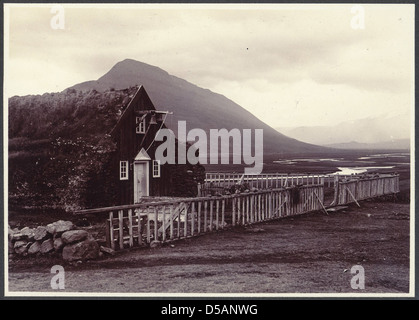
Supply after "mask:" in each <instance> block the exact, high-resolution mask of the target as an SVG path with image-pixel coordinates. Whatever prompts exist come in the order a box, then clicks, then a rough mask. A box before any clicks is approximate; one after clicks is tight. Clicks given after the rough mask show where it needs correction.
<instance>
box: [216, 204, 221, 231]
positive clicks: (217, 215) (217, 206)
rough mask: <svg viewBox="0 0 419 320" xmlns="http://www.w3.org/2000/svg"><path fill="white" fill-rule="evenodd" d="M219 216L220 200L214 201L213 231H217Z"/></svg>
mask: <svg viewBox="0 0 419 320" xmlns="http://www.w3.org/2000/svg"><path fill="white" fill-rule="evenodd" d="M219 214H220V200H216V210H215V230H218V228H219V225H220V222H219Z"/></svg>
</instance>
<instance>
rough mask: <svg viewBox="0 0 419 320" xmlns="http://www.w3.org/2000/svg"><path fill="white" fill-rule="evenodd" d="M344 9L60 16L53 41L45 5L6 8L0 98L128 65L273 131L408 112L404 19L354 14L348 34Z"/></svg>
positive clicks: (96, 8)
mask: <svg viewBox="0 0 419 320" xmlns="http://www.w3.org/2000/svg"><path fill="white" fill-rule="evenodd" d="M351 7H352V5H350V4H349V5H333V6H329V5H291V6H289V5H288V6H285V5H283V6H281V5H279V6H278V5H277V6H271V5H261V6H251V5H224V6H217V7H216V6H207V5H201V6H188V5H166V6H165V5H148V6H147V5H145V6H141V5H131V6H123V5H117V6H116V5H84V6H83V5H67V6H64V8H65V29H64V30H53V29H52V28H51V27H50V25H49V22H50V19H51V17H52V14H51V12H50V11H49V9H50V5H44V6H41V7H39V6H30V5H18V6H9V7H6V9H7V8H9V9H10V10H9V12H10V15H9V16H10V19H9V22H10V37H9V43H8V49H9V51H8V52H9V60H8V61H9V66H8V70H9V71H10V73H11V75H10V77H8V78H7V79H8V80H7V81H8V82H9V83H8V88H9V89H10V90H9V91H10V93H11V94H29V93H43V92H46V91H57V90H62V89H64V88H66V87H68V86H71V85H73V84H75V83H78V82H81V81H87V80H94V79H97V78H99V77H100V76H102V75H103V74H104V73H106V72H107V71H108V70H109V69H110V68H111V67H112V66H113V65H114V64H115V63H117V62H118V61H121V60H123V59H125V58H133V59H136V60H139V61H142V62H145V63H148V64H151V65H155V66H158V67H160V68H162V69H164V70H166V71H167V72H169V73H170V74H172V75H175V76H177V77H180V78H183V79H186V80H188V81H190V82H192V83H194V84H196V85H199V86H202V87H204V88H208V89H211V90H212V91H214V92H218V93H221V94H224V95H225V96H227V97H228V98H230V99H232V100H233V101H235V102H237V103H239V104H240V105H242V106H243V107H245V108H246V109H248V110H249V111H251V112H252V113H254V114H256V115H257V116H259V117H260V118H261V119H262V120H264V121H266V122H267V123H269V124H271V125H273V126H274V125H276V124H281V125H284V124H291V123H295V124H297V125H299V124H301V125H304V124H307V123H309V122H310V121H326V119H327V117H329V118H330V121H338V119H339V118H341V119H343V118H344V117H351V116H353V115H354V113H353V112H351V111H348V110H357V111H356V112H357V113H358V110H359V112H361V111H362V108H361V107H360V106H364V109H365V106H368V107H367V108H368V110H366V111H364V112H367V113H374V112H376V110H378V109H379V108H381V109H385V110H392V108H393V109H395V108H396V105H390V101H392V102H395V101H403V105H404V108H409V107H410V106H411V102H410V101H412V100H411V99H410V98H411V96H412V92H413V86H412V79H413V70H414V68H413V61H414V56H413V55H414V28H413V27H414V16H413V13H414V7H413V6H409V5H364V8H365V29H363V30H354V29H353V28H351V19H352V18H353V14H352V13H351V10H350V9H351ZM296 101H299V103H296ZM296 106H297V107H296ZM310 110H316V112H315V113H312V114H311V112H310Z"/></svg>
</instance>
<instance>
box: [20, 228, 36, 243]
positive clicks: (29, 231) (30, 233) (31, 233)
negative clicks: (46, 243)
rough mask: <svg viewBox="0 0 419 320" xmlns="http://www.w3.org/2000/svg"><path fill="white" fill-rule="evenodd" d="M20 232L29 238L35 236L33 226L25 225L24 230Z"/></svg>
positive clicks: (31, 238)
mask: <svg viewBox="0 0 419 320" xmlns="http://www.w3.org/2000/svg"><path fill="white" fill-rule="evenodd" d="M20 233H21V234H22V236H23V237H24V238H26V239H28V240H33V239H34V236H35V231H34V230H33V229H32V228H29V227H25V228H23V229H22V230H20Z"/></svg>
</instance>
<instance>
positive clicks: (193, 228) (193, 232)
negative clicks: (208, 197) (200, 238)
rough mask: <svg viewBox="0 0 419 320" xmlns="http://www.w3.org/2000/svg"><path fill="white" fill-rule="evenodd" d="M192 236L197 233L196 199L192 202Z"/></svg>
mask: <svg viewBox="0 0 419 320" xmlns="http://www.w3.org/2000/svg"><path fill="white" fill-rule="evenodd" d="M191 211H192V213H191V236H194V234H195V214H196V212H195V201H193V202H192V209H191Z"/></svg>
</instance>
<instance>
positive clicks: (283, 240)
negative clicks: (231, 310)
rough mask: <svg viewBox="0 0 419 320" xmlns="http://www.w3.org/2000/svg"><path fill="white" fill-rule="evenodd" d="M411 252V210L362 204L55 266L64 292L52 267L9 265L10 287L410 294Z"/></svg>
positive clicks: (48, 263)
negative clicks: (360, 284) (361, 281)
mask: <svg viewBox="0 0 419 320" xmlns="http://www.w3.org/2000/svg"><path fill="white" fill-rule="evenodd" d="M256 228H257V229H256ZM255 229H256V230H255ZM252 231H258V232H252ZM409 248H410V205H409V204H406V203H394V202H385V201H379V200H375V201H364V202H361V208H358V207H357V206H356V205H351V206H349V207H348V208H347V209H345V210H343V211H339V212H336V213H329V215H326V214H325V213H324V212H315V213H310V214H306V215H301V216H297V217H292V218H285V219H282V220H277V221H274V222H269V223H262V224H258V225H254V226H252V227H249V228H244V227H238V228H234V229H230V230H227V231H222V232H218V233H213V234H207V235H203V236H201V237H198V238H193V239H188V240H182V241H178V242H174V243H172V244H171V245H170V244H166V245H165V246H163V247H162V248H156V249H136V250H131V251H124V252H119V253H117V254H116V255H115V256H113V257H106V258H103V259H101V260H97V261H90V262H87V263H83V264H80V265H63V267H64V269H65V289H64V290H53V289H51V286H50V281H51V278H52V276H53V275H52V274H51V273H50V269H51V267H52V266H53V265H54V264H57V263H60V261H55V260H54V259H52V258H50V259H45V260H42V261H38V259H32V258H20V259H18V260H16V259H13V260H10V261H9V270H8V271H9V274H8V277H9V278H8V290H9V291H10V292H19V293H20V294H25V292H35V295H37V294H38V293H40V292H46V293H47V294H53V295H60V294H61V293H67V294H68V293H94V294H95V295H96V294H97V295H100V294H102V293H135V294H137V295H144V296H150V295H155V296H156V295H157V296H165V295H180V296H181V295H187V294H190V295H192V296H193V295H194V294H198V293H207V294H211V295H213V296H219V295H220V294H230V295H232V296H235V295H238V294H240V295H243V294H244V295H251V294H257V295H263V294H274V295H278V296H280V295H281V294H284V293H292V294H295V293H333V294H337V295H338V294H339V293H350V294H365V293H379V294H383V293H391V294H398V293H408V292H409V284H410V278H409V275H410V250H409ZM35 260H36V261H35ZM354 265H361V266H362V267H363V268H364V271H365V289H352V287H351V279H352V277H354V274H351V268H352V267H353V266H354ZM5 280H6V281H7V278H5Z"/></svg>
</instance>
